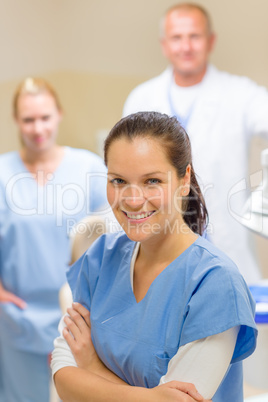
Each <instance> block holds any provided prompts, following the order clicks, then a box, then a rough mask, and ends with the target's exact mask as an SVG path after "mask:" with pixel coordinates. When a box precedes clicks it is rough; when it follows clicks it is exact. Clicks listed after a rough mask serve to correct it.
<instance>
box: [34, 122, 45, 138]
mask: <svg viewBox="0 0 268 402" xmlns="http://www.w3.org/2000/svg"><path fill="white" fill-rule="evenodd" d="M42 130H43V122H42V121H41V120H39V119H36V120H35V121H34V131H35V133H38V134H39V133H41V132H42Z"/></svg>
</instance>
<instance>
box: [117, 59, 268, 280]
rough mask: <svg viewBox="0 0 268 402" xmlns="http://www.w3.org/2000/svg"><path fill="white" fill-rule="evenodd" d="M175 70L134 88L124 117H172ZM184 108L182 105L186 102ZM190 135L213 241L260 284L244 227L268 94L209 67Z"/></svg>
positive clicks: (267, 121) (267, 132)
mask: <svg viewBox="0 0 268 402" xmlns="http://www.w3.org/2000/svg"><path fill="white" fill-rule="evenodd" d="M171 80H172V69H171V67H169V68H167V69H166V70H165V71H164V72H163V73H162V74H161V75H159V76H158V77H156V78H153V79H151V80H149V81H147V82H145V83H143V84H141V85H139V86H138V87H137V88H135V89H134V90H133V91H132V92H131V93H130V95H129V96H128V98H127V100H126V103H125V105H124V110H123V115H124V116H126V115H128V114H130V113H134V112H137V111H149V110H151V111H152V110H154V111H158V112H162V113H167V114H169V115H170V114H171V111H170V105H169V101H168V90H169V88H170V83H171ZM182 102H183V99H182ZM187 132H188V134H189V136H190V139H191V143H192V151H193V165H194V169H195V171H196V174H197V176H198V180H199V183H200V186H201V189H202V191H203V194H204V196H205V199H206V203H207V208H208V212H209V222H210V224H209V227H208V233H209V235H210V236H211V239H212V241H213V242H214V243H215V244H216V245H217V246H218V247H219V248H221V249H222V250H223V251H224V252H226V253H227V254H228V255H229V256H230V257H231V258H232V259H233V260H234V261H235V263H236V264H237V265H238V268H239V269H240V271H241V273H242V274H243V275H244V277H245V279H246V281H247V282H248V283H254V282H256V281H257V280H259V279H260V270H259V267H258V263H257V258H256V255H255V249H254V239H253V237H252V234H251V233H250V231H249V230H248V229H246V228H245V227H244V226H242V224H241V223H240V222H239V220H240V217H241V215H242V209H243V206H244V204H245V202H246V199H247V198H248V196H249V192H250V191H251V189H250V184H249V183H250V181H249V179H250V178H249V173H248V155H249V147H250V141H251V139H252V137H253V136H254V135H259V136H265V137H266V138H267V139H268V92H267V90H266V88H264V87H261V86H258V85H257V84H256V83H254V82H253V81H251V80H250V79H248V78H246V77H240V76H235V75H231V74H229V73H226V72H222V71H218V70H217V69H216V68H215V67H214V66H211V65H210V66H209V67H208V70H207V73H206V75H205V77H204V79H203V81H202V86H201V90H200V92H199V95H198V98H197V99H196V100H195V106H194V109H193V112H192V115H191V119H190V121H189V124H188V127H187Z"/></svg>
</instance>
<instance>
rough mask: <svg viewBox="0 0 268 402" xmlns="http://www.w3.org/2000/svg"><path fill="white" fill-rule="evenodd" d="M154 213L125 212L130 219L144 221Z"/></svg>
mask: <svg viewBox="0 0 268 402" xmlns="http://www.w3.org/2000/svg"><path fill="white" fill-rule="evenodd" d="M152 213H153V212H143V213H141V214H131V213H130V212H125V214H126V215H127V217H128V218H129V219H137V220H138V219H144V218H148V216H150V215H152Z"/></svg>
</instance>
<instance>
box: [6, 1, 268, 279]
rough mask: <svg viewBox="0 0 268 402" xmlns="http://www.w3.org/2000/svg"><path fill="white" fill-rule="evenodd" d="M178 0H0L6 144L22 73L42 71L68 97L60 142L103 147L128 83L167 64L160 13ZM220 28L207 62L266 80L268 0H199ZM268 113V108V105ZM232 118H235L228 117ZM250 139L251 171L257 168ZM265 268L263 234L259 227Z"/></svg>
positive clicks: (11, 142) (260, 143)
mask: <svg viewBox="0 0 268 402" xmlns="http://www.w3.org/2000/svg"><path fill="white" fill-rule="evenodd" d="M175 3H176V0H135V1H130V0H45V1H44V0H8V1H7V0H0V52H1V66H0V133H1V134H0V153H3V152H7V151H10V150H13V149H17V148H18V147H19V141H18V138H17V132H16V128H15V125H14V123H13V117H12V108H11V104H12V97H13V93H14V90H15V88H16V86H17V85H18V83H19V82H20V80H22V79H23V78H25V77H26V76H42V77H44V78H46V79H47V80H48V81H50V82H51V84H52V85H53V86H54V87H55V88H56V90H57V91H58V94H59V97H60V99H61V101H62V104H63V109H64V119H63V121H62V123H61V129H60V135H59V143H60V144H65V145H70V146H74V147H78V148H86V149H90V150H92V151H95V152H97V153H101V146H102V140H103V137H104V136H105V135H106V133H107V131H108V130H109V129H110V128H111V127H112V126H113V125H114V124H115V123H116V122H117V121H118V120H119V119H120V117H121V113H122V108H123V104H124V101H125V99H126V97H127V95H128V93H129V92H130V90H131V89H132V88H134V87H135V86H136V85H137V84H139V83H140V82H143V81H144V80H146V79H148V78H151V77H153V76H155V75H158V74H159V73H160V72H161V71H162V70H163V69H164V68H165V66H166V61H165V59H164V57H163V56H162V54H161V49H160V46H159V41H158V26H159V19H160V17H161V16H162V14H163V13H164V11H165V10H166V9H167V8H168V7H170V6H171V5H173V4H175ZM198 3H199V4H202V5H203V6H205V7H206V8H207V9H208V11H209V12H210V14H211V16H212V20H213V23H214V24H213V25H214V29H215V31H216V34H217V43H216V48H215V50H214V52H213V55H212V59H211V61H212V62H213V63H214V64H215V65H216V66H217V67H218V68H219V69H223V70H227V71H229V72H231V73H234V74H239V75H246V76H248V77H250V78H252V79H253V80H254V81H256V82H257V83H259V84H260V85H264V86H266V87H268V46H267V38H268V24H267V15H268V1H267V0H225V1H224V2H223V1H221V0H199V1H198ZM267 113H268V111H267ZM230 124H231V122H230ZM266 147H268V143H267V142H265V141H264V140H261V139H257V140H254V143H253V144H252V151H251V154H250V156H249V157H250V173H255V172H256V171H258V170H259V169H260V152H261V150H262V149H263V148H266ZM256 239H257V247H258V250H259V256H260V260H261V267H262V270H263V273H264V274H265V276H266V277H268V261H267V258H265V252H264V251H265V247H266V248H267V239H263V238H260V237H259V236H256Z"/></svg>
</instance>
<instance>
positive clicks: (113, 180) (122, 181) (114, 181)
mask: <svg viewBox="0 0 268 402" xmlns="http://www.w3.org/2000/svg"><path fill="white" fill-rule="evenodd" d="M111 183H112V184H115V185H117V186H118V185H120V184H125V181H124V180H123V179H118V178H116V179H112V180H111Z"/></svg>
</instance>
